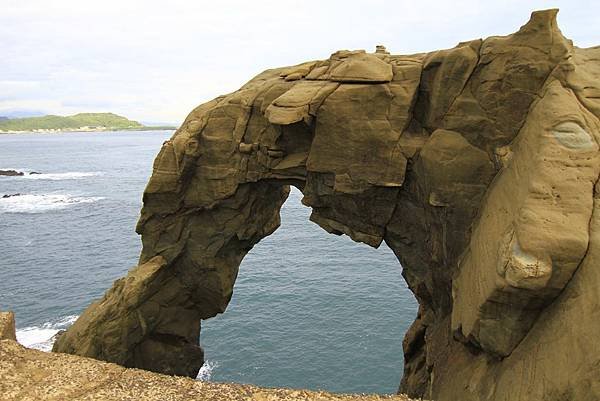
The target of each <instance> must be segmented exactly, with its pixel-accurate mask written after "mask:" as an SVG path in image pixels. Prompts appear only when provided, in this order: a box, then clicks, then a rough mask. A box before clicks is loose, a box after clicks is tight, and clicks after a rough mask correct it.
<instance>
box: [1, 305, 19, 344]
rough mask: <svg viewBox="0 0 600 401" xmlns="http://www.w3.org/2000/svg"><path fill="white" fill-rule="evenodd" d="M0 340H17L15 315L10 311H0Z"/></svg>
mask: <svg viewBox="0 0 600 401" xmlns="http://www.w3.org/2000/svg"><path fill="white" fill-rule="evenodd" d="M0 340H14V341H17V332H16V329H15V315H14V313H12V312H1V311H0Z"/></svg>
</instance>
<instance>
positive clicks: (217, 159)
mask: <svg viewBox="0 0 600 401" xmlns="http://www.w3.org/2000/svg"><path fill="white" fill-rule="evenodd" d="M556 13H557V10H546V11H538V12H534V13H533V14H532V16H531V19H530V21H529V22H528V23H527V24H526V25H524V26H523V27H521V29H520V30H519V31H518V32H516V33H514V34H512V35H509V36H505V37H491V38H488V39H485V40H473V41H469V42H464V43H460V44H459V45H458V46H456V47H455V48H452V49H448V50H441V51H437V52H433V53H427V54H415V55H410V56H398V55H390V54H389V53H387V52H386V51H381V50H380V51H378V52H376V53H373V54H370V53H366V52H364V51H338V52H336V53H334V54H333V55H332V56H331V57H330V58H329V59H327V60H322V61H313V62H308V63H304V64H300V65H297V66H294V67H289V68H279V69H273V70H267V71H265V72H263V73H261V74H259V75H258V76H257V77H255V78H254V79H252V80H251V81H250V82H249V83H247V84H246V85H244V86H243V87H242V88H241V89H240V90H238V91H236V92H234V93H232V94H229V95H226V96H222V97H219V98H217V99H215V100H213V101H210V102H208V103H206V104H203V105H201V106H199V107H198V108H196V109H195V110H193V111H192V112H191V113H190V115H189V116H188V117H187V119H186V120H185V122H184V123H183V125H182V126H181V128H180V129H179V130H177V132H176V133H175V134H174V135H173V137H172V138H171V139H170V140H169V141H167V142H165V144H164V145H163V147H162V149H161V151H160V153H159V155H158V156H157V158H156V161H155V164H154V170H153V174H152V177H151V179H150V181H149V183H148V186H147V188H146V190H145V193H144V207H143V209H142V212H141V217H140V220H139V223H138V226H137V232H138V233H140V234H141V235H142V241H143V250H142V253H141V257H140V262H139V265H138V266H137V267H136V268H134V269H133V270H131V271H130V272H129V274H128V275H127V277H125V278H123V279H120V280H118V281H116V282H115V284H114V286H113V287H112V288H111V289H110V290H109V291H108V292H107V293H106V295H105V296H104V298H102V299H101V300H100V301H98V302H96V303H94V304H92V305H91V306H90V307H89V308H88V309H87V310H86V311H85V312H84V313H83V314H82V316H81V317H80V318H79V319H78V321H77V322H76V323H75V324H74V325H73V326H72V327H71V328H70V329H69V330H67V332H66V333H65V334H63V335H61V336H60V337H59V338H58V340H57V342H56V344H55V346H54V351H59V352H68V353H75V354H79V355H84V356H91V357H94V358H98V359H103V360H108V361H112V362H117V363H119V364H122V365H125V366H132V367H139V368H143V369H148V370H153V371H158V372H164V373H170V374H178V375H188V376H192V377H193V376H195V375H196V374H197V372H198V369H199V368H200V366H201V364H202V350H201V349H200V348H199V346H198V338H199V332H200V322H201V320H202V319H207V318H210V317H212V316H214V315H216V314H217V313H222V312H224V311H225V308H226V306H227V303H228V302H229V300H230V298H231V294H232V289H233V284H234V281H235V279H236V276H237V272H238V267H239V264H240V262H241V260H242V258H243V257H244V255H245V254H246V253H247V252H248V251H249V250H250V249H251V248H252V246H253V245H255V244H256V243H257V242H258V241H260V239H261V238H263V237H265V236H267V235H269V234H271V233H272V232H273V231H274V230H275V229H276V228H277V227H278V225H279V209H280V207H281V205H282V204H283V202H284V201H285V199H286V197H287V193H288V185H294V186H296V187H298V188H299V189H300V190H301V191H302V193H303V195H304V198H303V203H304V204H305V205H307V206H310V207H311V208H312V210H313V211H312V215H311V220H312V221H314V222H316V223H317V224H319V225H320V226H321V227H322V228H324V229H325V230H327V231H328V232H331V233H335V234H342V233H343V234H346V235H348V236H349V237H351V238H352V239H353V240H355V241H360V242H364V243H367V244H369V245H371V246H375V247H377V246H379V244H380V243H381V242H382V241H385V242H386V243H387V244H388V245H389V246H390V248H391V249H392V250H393V251H394V252H395V254H396V255H397V257H398V259H399V260H400V262H401V264H402V266H403V267H404V271H403V275H404V277H405V278H406V280H407V282H408V285H409V287H410V288H411V290H412V291H413V292H414V294H415V296H416V298H417V300H418V302H419V304H420V308H419V313H418V316H417V318H416V319H415V322H414V323H413V325H412V326H411V328H410V330H409V331H408V333H407V334H406V337H405V339H404V358H405V371H404V376H403V379H402V383H401V387H400V389H401V391H403V392H406V393H408V394H409V395H413V396H425V397H428V398H433V399H436V400H451V399H456V397H458V395H460V398H461V399H463V400H480V399H490V400H504V399H521V398H520V397H521V395H522V394H528V399H542V398H544V399H558V398H556V397H560V396H561V395H565V394H567V395H569V396H572V397H573V398H574V399H588V398H585V397H584V398H577V397H578V396H577V394H579V393H578V391H595V393H594V394H596V395H597V396H600V395H599V394H600V390H598V388H597V387H593V386H592V387H593V388H592V387H590V385H589V384H588V383H593V378H594V377H596V376H594V374H595V373H594V372H596V373H597V366H599V365H600V350H599V347H600V341H598V340H597V339H595V338H593V336H590V335H587V334H586V333H588V332H593V331H594V330H596V331H597V330H598V329H599V325H600V323H598V322H600V320H599V319H597V318H592V316H594V308H593V305H596V304H598V303H600V300H599V299H598V298H599V295H598V294H597V290H595V289H594V285H597V284H598V283H599V282H600V275H599V274H598V272H597V269H595V270H594V265H593V263H594V261H595V259H594V258H596V257H598V252H600V250H599V249H598V246H599V245H600V241H598V239H597V237H598V224H599V222H598V221H597V220H598V215H597V213H594V211H595V205H596V189H595V188H596V184H597V182H598V175H599V174H600V160H599V154H598V153H599V152H598V135H599V133H600V122H599V120H598V118H599V117H600V101H598V99H600V85H599V83H598V82H600V80H599V78H600V49H599V48H590V49H579V48H576V47H574V46H573V44H572V43H571V42H570V41H569V40H567V39H565V38H564V37H563V36H562V34H561V32H560V31H559V29H558V27H557V25H556ZM580 315H583V316H585V317H588V318H589V319H588V320H586V321H585V322H584V323H581V322H579V324H576V325H575V324H574V325H573V327H570V328H569V330H570V331H568V333H566V334H565V332H564V327H563V326H564V325H569V324H571V323H573V322H575V321H577V320H578V319H580ZM573 341H576V342H577V346H576V347H574V349H570V352H569V353H568V355H565V354H566V353H564V352H557V351H556V350H557V349H562V350H565V349H566V348H567V347H569V345H570V342H573ZM557 347H558V348H557ZM399 357H400V356H399ZM559 364H560V365H561V366H562V369H556V368H555V366H556V365H559ZM533 367H535V369H534V368H533ZM594 369H596V370H594ZM531 372H535V374H536V377H529V376H528V375H531V374H533V373H531ZM596 383H597V382H596ZM590 389H592V390H590ZM552 397H555V398H552ZM592 398H593V396H592Z"/></svg>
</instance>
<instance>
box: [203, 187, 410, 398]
mask: <svg viewBox="0 0 600 401" xmlns="http://www.w3.org/2000/svg"><path fill="white" fill-rule="evenodd" d="M301 197H302V194H301V193H300V191H298V190H297V189H295V188H293V189H292V191H291V192H290V195H289V197H288V200H287V201H286V203H285V204H284V205H283V206H282V208H281V211H280V215H281V226H280V227H279V228H278V229H277V231H275V232H274V233H273V234H272V235H270V236H268V237H266V238H264V239H263V240H262V241H261V242H260V243H259V244H257V245H256V246H255V247H254V248H253V249H252V250H251V251H250V252H249V253H248V254H247V255H246V257H245V258H244V260H243V261H242V263H241V265H240V273H239V275H238V278H237V280H236V284H235V290H234V294H233V297H232V300H231V302H230V304H229V306H228V307H227V311H226V312H225V313H224V314H223V315H218V316H216V317H214V318H211V319H209V320H206V321H203V323H202V332H201V336H200V343H201V345H202V347H203V349H204V351H205V360H206V361H205V365H204V367H203V369H202V370H201V375H203V377H205V378H206V375H207V374H210V378H211V380H215V381H225V382H241V383H251V384H255V385H261V386H267V387H273V386H276V387H292V388H307V389H322V390H327V391H333V392H351V393H387V394H390V393H393V392H395V391H396V389H397V385H398V383H399V380H400V376H401V374H402V366H403V351H402V338H403V337H404V333H405V332H406V331H407V329H408V327H409V325H410V323H411V322H412V321H413V320H414V318H415V316H416V312H417V305H416V301H415V300H414V296H413V294H412V293H411V292H410V290H409V289H408V288H407V286H406V283H405V282H404V280H403V278H402V277H401V275H400V269H399V267H400V266H399V263H398V260H397V258H396V256H395V255H394V254H393V252H392V251H391V250H390V249H389V248H388V247H387V246H386V245H385V244H383V245H382V246H381V247H380V248H379V249H374V248H371V247H369V246H367V245H365V244H360V243H354V242H353V241H349V240H348V238H347V237H346V238H344V237H338V236H332V235H329V234H328V233H326V232H324V231H323V230H322V229H321V228H320V227H318V226H317V225H315V224H311V223H310V222H309V221H308V218H309V215H310V209H309V208H307V207H305V206H303V205H302V204H301Z"/></svg>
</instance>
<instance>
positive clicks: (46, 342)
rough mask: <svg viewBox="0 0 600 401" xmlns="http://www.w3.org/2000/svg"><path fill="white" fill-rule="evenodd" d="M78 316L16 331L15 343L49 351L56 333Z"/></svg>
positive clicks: (66, 317)
mask: <svg viewBox="0 0 600 401" xmlns="http://www.w3.org/2000/svg"><path fill="white" fill-rule="evenodd" d="M78 317H79V316H77V315H71V316H65V317H63V318H62V319H59V320H57V321H55V322H46V323H44V324H42V325H41V326H31V327H25V328H22V329H19V330H17V341H18V342H19V343H21V344H22V345H24V346H26V347H29V348H35V349H39V350H42V351H50V350H51V349H52V345H53V344H54V340H55V337H54V336H56V333H58V332H59V331H60V330H64V329H66V328H67V327H69V326H70V325H72V324H73V322H75V320H77V318H78Z"/></svg>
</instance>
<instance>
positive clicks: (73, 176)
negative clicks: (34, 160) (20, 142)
mask: <svg viewBox="0 0 600 401" xmlns="http://www.w3.org/2000/svg"><path fill="white" fill-rule="evenodd" d="M103 174H104V173H102V172H100V171H91V172H80V171H72V172H68V173H42V174H29V173H26V174H25V175H23V176H20V178H25V179H27V180H51V181H60V180H78V179H82V178H88V177H97V176H100V175H103Z"/></svg>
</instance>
